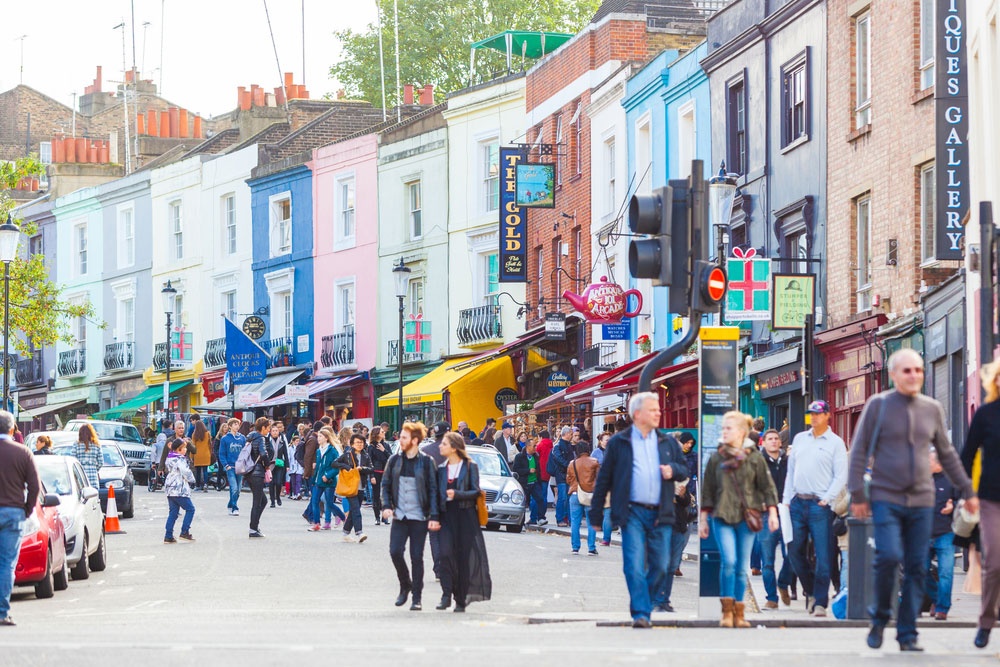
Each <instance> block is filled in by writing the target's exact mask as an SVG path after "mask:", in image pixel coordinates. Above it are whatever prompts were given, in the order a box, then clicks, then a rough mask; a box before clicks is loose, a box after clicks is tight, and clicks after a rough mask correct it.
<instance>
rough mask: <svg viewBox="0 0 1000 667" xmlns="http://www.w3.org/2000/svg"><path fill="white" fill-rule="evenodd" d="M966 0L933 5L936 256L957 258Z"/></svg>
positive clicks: (962, 192) (963, 180) (964, 205)
mask: <svg viewBox="0 0 1000 667" xmlns="http://www.w3.org/2000/svg"><path fill="white" fill-rule="evenodd" d="M965 1H966V0H940V1H939V2H937V3H935V5H936V6H937V15H936V26H935V29H934V31H935V34H936V35H937V38H936V39H937V44H936V60H935V63H934V67H935V74H936V81H935V84H934V113H935V130H936V142H935V145H936V150H935V155H934V158H935V162H934V169H935V173H934V177H935V180H936V181H937V188H936V193H935V197H936V199H935V209H936V211H935V218H934V220H935V243H936V248H935V258H936V259H962V257H963V253H964V248H963V240H964V236H965V227H964V226H963V220H964V219H965V215H966V213H968V211H969V144H968V140H969V85H968V81H969V76H968V71H967V64H968V60H967V55H966V48H965V42H966V39H967V35H966V28H965Z"/></svg>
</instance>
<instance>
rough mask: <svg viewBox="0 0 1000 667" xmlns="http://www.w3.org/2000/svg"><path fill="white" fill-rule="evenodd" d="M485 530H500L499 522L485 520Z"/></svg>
mask: <svg viewBox="0 0 1000 667" xmlns="http://www.w3.org/2000/svg"><path fill="white" fill-rule="evenodd" d="M486 530H500V524H499V523H494V522H492V521H490V522H487V524H486Z"/></svg>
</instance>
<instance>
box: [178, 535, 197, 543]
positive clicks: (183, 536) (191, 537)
mask: <svg viewBox="0 0 1000 667" xmlns="http://www.w3.org/2000/svg"><path fill="white" fill-rule="evenodd" d="M179 537H180V538H181V539H182V540H187V541H188V542H194V535H192V534H191V533H181V534H180V536H179Z"/></svg>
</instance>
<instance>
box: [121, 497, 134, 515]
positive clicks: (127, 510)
mask: <svg viewBox="0 0 1000 667" xmlns="http://www.w3.org/2000/svg"><path fill="white" fill-rule="evenodd" d="M134 516H135V498H134V497H133V496H132V495H131V494H130V495H129V497H128V507H126V508H125V509H123V510H122V518H123V519H131V518H132V517H134Z"/></svg>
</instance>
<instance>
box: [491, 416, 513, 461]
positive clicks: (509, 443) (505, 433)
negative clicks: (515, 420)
mask: <svg viewBox="0 0 1000 667" xmlns="http://www.w3.org/2000/svg"><path fill="white" fill-rule="evenodd" d="M493 446H494V447H496V448H497V451H498V452H500V453H501V454H503V455H504V456H506V457H507V461H508V462H509V463H513V462H514V457H515V456H517V451H518V450H517V440H515V439H514V425H513V424H511V423H510V422H504V423H503V429H502V430H501V431H500V435H499V436H498V437H494V438H493Z"/></svg>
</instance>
